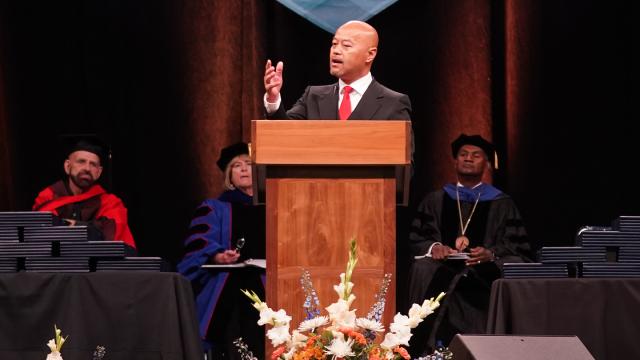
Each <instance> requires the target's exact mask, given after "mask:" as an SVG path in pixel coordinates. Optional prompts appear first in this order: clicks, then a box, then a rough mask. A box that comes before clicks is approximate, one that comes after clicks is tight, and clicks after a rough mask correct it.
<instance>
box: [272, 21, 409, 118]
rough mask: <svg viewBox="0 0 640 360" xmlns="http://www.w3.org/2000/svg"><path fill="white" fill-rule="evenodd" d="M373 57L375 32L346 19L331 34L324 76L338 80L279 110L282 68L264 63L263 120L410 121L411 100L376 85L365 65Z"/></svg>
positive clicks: (308, 90) (312, 89)
mask: <svg viewBox="0 0 640 360" xmlns="http://www.w3.org/2000/svg"><path fill="white" fill-rule="evenodd" d="M377 53H378V33H377V32H376V30H375V29H374V28H373V27H372V26H371V25H369V24H367V23H365V22H362V21H349V22H347V23H346V24H344V25H342V26H341V27H340V28H338V30H337V31H336V33H335V35H334V37H333V41H332V43H331V50H330V52H329V72H330V73H331V75H333V76H335V77H337V78H338V82H337V83H335V84H331V85H324V86H309V87H307V88H306V90H305V92H304V94H303V95H302V97H301V98H300V99H299V100H298V101H297V102H296V104H295V105H294V106H293V107H292V108H291V109H289V110H288V111H285V110H284V108H283V107H282V101H281V98H280V89H281V88H282V84H283V80H282V70H283V67H284V64H283V63H282V61H280V62H278V63H277V64H276V66H273V65H272V64H271V60H267V64H266V67H265V73H264V87H265V92H266V93H265V96H264V105H265V109H266V113H267V118H269V119H300V120H301V119H309V120H331V119H342V120H347V119H354V120H410V119H411V102H410V100H409V97H408V96H407V95H405V94H401V93H398V92H395V91H393V90H391V89H389V88H386V87H385V86H383V85H382V84H380V83H378V82H377V81H376V80H375V79H373V77H372V76H371V65H372V64H373V60H374V59H375V57H376V54H377Z"/></svg>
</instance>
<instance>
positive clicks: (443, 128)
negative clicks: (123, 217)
mask: <svg viewBox="0 0 640 360" xmlns="http://www.w3.org/2000/svg"><path fill="white" fill-rule="evenodd" d="M637 18H638V11H637V5H636V3H635V2H633V1H598V0H573V1H569V0H558V1H533V0H530V1H527V0H521V1H515V0H511V1H510V0H504V1H491V0H460V1H446V0H426V1H416V2H413V1H400V2H399V3H396V4H394V5H392V6H391V7H389V8H388V9H387V10H385V11H384V12H382V13H381V14H379V15H377V16H375V17H374V18H372V19H371V20H370V21H369V22H370V23H371V24H372V25H373V26H375V27H376V28H377V29H378V30H379V33H380V48H379V53H378V57H377V59H376V62H375V64H374V69H373V74H374V76H375V77H376V78H377V79H378V80H379V81H380V82H381V83H383V84H385V85H387V86H389V87H391V88H393V89H395V90H397V91H401V92H404V93H407V94H409V96H410V97H411V99H412V102H413V108H414V113H413V119H414V122H413V125H414V131H415V136H416V173H415V177H414V179H413V180H414V181H413V188H412V207H413V206H415V204H416V202H417V201H418V200H419V199H420V198H421V197H422V196H423V195H424V194H425V193H426V192H427V191H430V190H433V189H436V188H438V187H440V186H441V185H442V184H443V183H444V182H446V181H451V180H453V178H452V177H453V176H454V173H453V166H452V159H451V154H450V148H449V143H450V142H451V140H453V139H454V138H455V137H456V136H457V135H458V134H459V133H460V132H465V133H468V134H470V133H480V134H482V135H483V136H485V137H488V138H492V139H493V141H494V142H495V143H496V145H497V147H498V149H499V152H500V165H501V166H500V169H499V170H498V171H497V172H495V173H494V174H493V175H494V176H493V178H494V183H495V185H497V186H498V187H500V188H502V189H504V190H505V191H506V192H507V193H509V194H511V195H512V196H513V197H514V198H515V200H516V202H517V204H518V205H519V207H520V210H521V212H522V213H523V216H524V218H525V221H526V224H527V227H528V230H529V232H530V233H531V235H532V238H533V239H535V240H536V241H538V242H540V243H541V244H547V245H566V244H571V243H572V241H573V237H574V234H575V232H576V230H577V229H578V227H580V226H582V225H606V224H608V223H609V222H610V221H611V220H612V219H614V218H615V217H616V216H618V215H640V211H639V209H638V200H639V199H640V197H639V196H638V193H636V190H635V187H636V186H635V183H636V181H635V180H636V179H635V178H634V177H633V176H632V175H631V173H632V172H635V168H636V167H637V163H638V161H637V159H636V156H635V153H634V150H635V148H636V146H634V145H635V144H634V142H636V138H637V136H636V133H635V132H634V131H632V130H631V128H632V126H633V125H634V122H637V120H638V110H637V107H636V106H634V105H635V103H637V100H638V99H637V91H635V90H636V87H637V78H636V77H635V76H636V75H635V74H637V73H638V71H637V67H638V66H637V64H638V61H637V59H636V58H634V57H633V56H632V54H634V53H637V52H638V49H637V47H638V43H640V41H638V35H637V34H638V29H637V27H638V25H637V24H638V22H637V21H632V20H636V19H637ZM331 37H332V35H331V34H329V33H327V32H325V31H324V30H321V29H319V28H317V27H315V26H314V25H312V24H311V23H309V22H307V21H306V20H304V19H302V18H300V17H298V16H297V15H295V14H294V13H292V12H291V11H289V10H288V9H286V8H284V7H283V6H281V5H280V4H278V3H276V2H275V1H274V0H267V1H265V0H241V1H215V0H189V1H187V0H184V1H169V0H153V1H151V0H148V1H142V0H138V1H131V0H86V1H83V0H75V1H64V2H47V1H35V0H21V1H9V0H0V210H27V209H29V208H30V207H31V205H32V202H33V199H34V198H35V195H36V194H37V192H38V191H39V190H41V189H42V188H43V187H45V186H47V185H49V184H50V183H52V182H54V181H55V180H56V179H58V178H59V177H60V176H61V175H62V160H63V158H62V155H61V154H59V153H58V152H57V151H56V150H57V147H58V146H57V143H58V136H59V135H60V134H68V133H89V132H90V133H98V134H100V135H101V136H102V137H103V138H104V139H105V140H107V141H108V142H110V143H111V145H112V152H113V160H112V164H111V166H110V174H111V176H110V177H109V176H106V177H105V179H104V181H103V183H104V184H105V185H106V186H107V187H108V188H110V189H111V190H112V191H113V192H114V193H116V194H117V195H118V196H120V197H122V198H123V199H124V201H125V203H126V205H127V207H128V208H129V214H130V223H131V228H132V231H133V233H134V236H135V238H136V241H137V242H138V244H139V248H140V252H141V253H142V254H143V255H155V256H163V257H165V258H168V259H171V260H176V259H178V258H179V257H180V251H181V242H182V239H183V237H184V234H185V229H186V227H187V225H188V222H189V218H190V216H191V212H192V209H193V208H194V207H195V206H196V205H197V204H198V203H199V202H200V201H201V200H202V199H204V198H206V197H211V196H214V195H216V194H217V193H219V192H220V189H221V174H220V172H219V171H218V170H217V168H216V167H215V164H214V163H215V160H216V158H217V155H218V152H219V149H220V148H222V147H224V146H226V145H228V144H230V143H233V142H236V141H239V140H249V138H250V132H249V126H250V121H251V120H252V119H256V118H261V117H262V115H261V111H262V110H261V105H260V104H261V96H262V89H261V86H262V73H263V67H264V62H265V60H266V58H271V59H273V60H274V61H278V60H282V61H284V62H285V73H284V76H285V86H284V88H283V97H284V101H285V104H286V105H291V104H293V102H294V101H295V100H296V99H297V98H298V96H300V94H301V93H302V91H303V90H304V87H305V86H306V85H307V84H323V83H330V82H333V81H334V79H332V78H331V76H330V75H329V74H328V51H329V46H330V42H331ZM632 74H634V75H632ZM634 92H635V93H634ZM634 101H635V102H634ZM412 207H410V208H409V209H401V210H400V212H399V223H400V233H401V236H400V238H399V240H398V241H399V255H400V257H401V258H400V260H399V263H400V264H401V265H400V266H401V268H400V269H399V272H400V274H398V275H399V278H402V277H401V275H402V272H403V271H404V268H402V266H403V265H402V264H403V261H404V260H406V251H405V250H406V249H405V248H404V247H403V245H404V243H403V240H404V239H403V234H404V231H406V230H405V229H406V228H405V227H404V225H405V224H406V222H407V219H408V218H409V217H410V213H411V210H412ZM399 288H402V285H400V286H399Z"/></svg>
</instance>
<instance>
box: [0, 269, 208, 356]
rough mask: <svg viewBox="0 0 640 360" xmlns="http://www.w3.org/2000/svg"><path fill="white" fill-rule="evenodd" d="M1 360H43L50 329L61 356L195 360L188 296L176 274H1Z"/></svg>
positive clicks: (196, 342)
mask: <svg viewBox="0 0 640 360" xmlns="http://www.w3.org/2000/svg"><path fill="white" fill-rule="evenodd" d="M0 308H1V309H2V311H0V358H1V359H3V360H13V359H20V360H36V359H44V358H46V354H47V353H48V352H49V349H48V348H47V346H46V344H47V342H48V341H49V339H52V338H53V337H54V328H53V326H54V324H55V325H57V327H58V328H60V329H61V330H62V334H63V335H68V336H69V338H68V339H67V342H66V343H65V344H64V346H63V347H62V354H63V356H64V358H65V359H68V360H74V359H78V360H81V359H82V360H85V359H91V358H92V354H93V351H94V350H95V349H96V347H97V346H103V347H105V348H106V356H105V359H113V360H116V359H118V360H134V359H138V360H143V359H144V360H154V359H158V360H159V359H165V360H166V359H172V360H200V359H202V346H201V344H200V336H199V334H198V326H197V319H196V309H195V303H194V301H193V292H192V290H191V285H190V283H189V281H188V280H186V279H185V278H184V277H182V276H181V275H178V274H174V273H153V272H151V273H149V272H109V273H106V272H105V273H85V274H42V273H18V274H0Z"/></svg>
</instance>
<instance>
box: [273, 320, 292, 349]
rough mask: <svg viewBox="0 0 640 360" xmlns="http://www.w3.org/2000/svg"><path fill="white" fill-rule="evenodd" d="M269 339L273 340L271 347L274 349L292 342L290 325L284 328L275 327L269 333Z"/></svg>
mask: <svg viewBox="0 0 640 360" xmlns="http://www.w3.org/2000/svg"><path fill="white" fill-rule="evenodd" d="M267 337H268V338H269V340H271V345H273V347H277V346H280V345H282V344H284V343H288V342H289V341H291V336H290V335H289V325H288V324H287V325H283V326H274V327H272V328H271V329H269V331H267Z"/></svg>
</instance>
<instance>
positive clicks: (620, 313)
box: [487, 278, 640, 360]
mask: <svg viewBox="0 0 640 360" xmlns="http://www.w3.org/2000/svg"><path fill="white" fill-rule="evenodd" d="M638 303H640V279H630V278H627V279H607V278H604V279H585V278H583V279H501V280H498V281H496V282H494V283H493V287H492V289H491V305H490V309H489V324H488V328H487V332H488V333H489V334H496V335H576V336H578V337H579V338H580V340H581V341H582V343H583V344H584V345H585V346H586V347H587V349H588V350H589V352H590V353H591V355H593V357H594V358H596V359H598V360H605V359H638V358H640V343H638V341H637V340H636V334H638V332H640V311H638V310H637V308H638Z"/></svg>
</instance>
